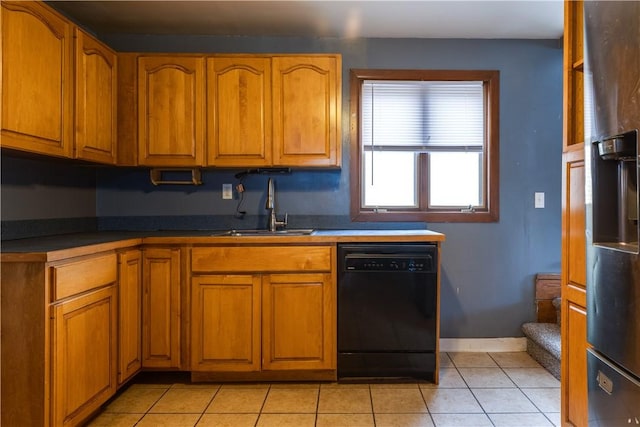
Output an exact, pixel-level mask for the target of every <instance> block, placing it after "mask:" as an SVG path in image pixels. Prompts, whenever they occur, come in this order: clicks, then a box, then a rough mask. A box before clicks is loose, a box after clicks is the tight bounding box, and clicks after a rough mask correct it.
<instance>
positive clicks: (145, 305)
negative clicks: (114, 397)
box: [142, 248, 180, 368]
mask: <svg viewBox="0 0 640 427" xmlns="http://www.w3.org/2000/svg"><path fill="white" fill-rule="evenodd" d="M142 269H143V279H142V280H143V300H142V356H143V360H142V366H143V367H149V368H179V367H180V249H175V248H148V249H145V250H144V252H143V266H142Z"/></svg>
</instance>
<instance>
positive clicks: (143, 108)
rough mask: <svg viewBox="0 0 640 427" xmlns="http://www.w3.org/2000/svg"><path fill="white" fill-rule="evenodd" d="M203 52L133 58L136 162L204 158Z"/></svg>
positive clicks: (181, 162)
mask: <svg viewBox="0 0 640 427" xmlns="http://www.w3.org/2000/svg"><path fill="white" fill-rule="evenodd" d="M204 72H205V71H204V58H201V57H186V56H180V57H171V56H141V57H139V58H138V162H139V164H140V165H146V166H202V165H203V164H204V156H203V154H204V151H203V150H204V129H205V127H204V120H205V117H204V99H205V90H204Z"/></svg>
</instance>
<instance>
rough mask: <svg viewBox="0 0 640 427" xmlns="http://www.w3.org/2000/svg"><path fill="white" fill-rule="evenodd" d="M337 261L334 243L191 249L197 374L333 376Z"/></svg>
mask: <svg viewBox="0 0 640 427" xmlns="http://www.w3.org/2000/svg"><path fill="white" fill-rule="evenodd" d="M334 263H335V248H334V246H329V245H324V246H322V245H315V246H303V247H300V246H271V247H268V246H253V247H252V246H244V247H242V246H234V247H222V246H221V247H197V248H193V249H192V256H191V268H192V278H191V298H192V300H191V371H192V372H193V373H194V374H192V378H193V379H194V380H206V379H226V378H232V377H231V376H230V375H236V374H245V375H244V376H243V375H236V376H235V378H237V379H272V378H275V376H274V375H278V374H283V375H280V376H278V378H281V379H286V377H287V375H286V373H287V372H288V373H290V374H291V375H292V378H293V377H295V379H299V380H304V379H308V380H310V379H318V378H324V379H335V369H336V355H335V353H336V346H335V342H336V324H335V319H336V305H335V302H336V284H335V279H334V275H333V274H332V271H335V269H334V267H335V266H334ZM206 373H209V374H212V375H209V376H208V375H205V374H206ZM216 374H220V375H216ZM225 375H226V376H225ZM270 375H271V376H270Z"/></svg>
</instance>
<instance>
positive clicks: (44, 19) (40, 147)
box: [0, 1, 73, 157]
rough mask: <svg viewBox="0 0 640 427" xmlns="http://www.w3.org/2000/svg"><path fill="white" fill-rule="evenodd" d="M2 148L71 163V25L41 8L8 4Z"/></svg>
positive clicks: (5, 12) (4, 4) (39, 5)
mask: <svg viewBox="0 0 640 427" xmlns="http://www.w3.org/2000/svg"><path fill="white" fill-rule="evenodd" d="M0 11H1V13H2V17H1V19H0V21H1V23H2V62H3V66H2V147H8V148H14V149H18V150H24V151H30V152H35V153H40V154H48V155H53V156H61V157H71V154H72V153H71V151H72V141H73V133H72V132H73V115H72V108H73V106H72V101H73V84H72V76H73V74H72V65H73V63H72V57H71V52H72V48H73V40H72V33H71V29H72V26H71V24H70V23H69V22H68V21H66V20H65V19H63V18H62V17H61V16H60V15H58V14H57V13H55V12H53V11H52V10H51V9H50V8H48V7H47V6H45V5H44V4H42V3H39V2H9V1H3V2H2V7H0Z"/></svg>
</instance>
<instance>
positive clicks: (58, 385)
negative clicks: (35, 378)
mask: <svg viewBox="0 0 640 427" xmlns="http://www.w3.org/2000/svg"><path fill="white" fill-rule="evenodd" d="M114 267H115V265H114ZM114 279H115V277H114ZM111 283H112V284H111V285H110V286H107V287H104V288H101V289H98V290H96V291H94V292H90V293H88V294H83V295H81V296H78V297H76V298H71V299H70V300H67V301H64V302H61V303H59V304H55V305H53V306H52V309H51V311H52V315H53V327H52V334H51V337H52V358H51V367H52V373H53V375H52V379H53V387H52V392H53V396H52V397H53V417H52V418H53V423H52V424H53V425H55V426H66V425H79V424H81V423H82V422H83V421H84V420H85V419H86V418H87V417H88V416H89V415H91V414H92V413H93V412H94V411H95V410H96V409H98V408H99V407H100V405H102V403H104V402H105V401H106V400H107V399H108V398H109V397H111V396H112V395H113V394H114V393H115V391H116V357H117V356H116V340H117V334H116V328H117V326H116V325H117V324H116V318H117V299H116V286H115V280H114V281H113V282H111Z"/></svg>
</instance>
